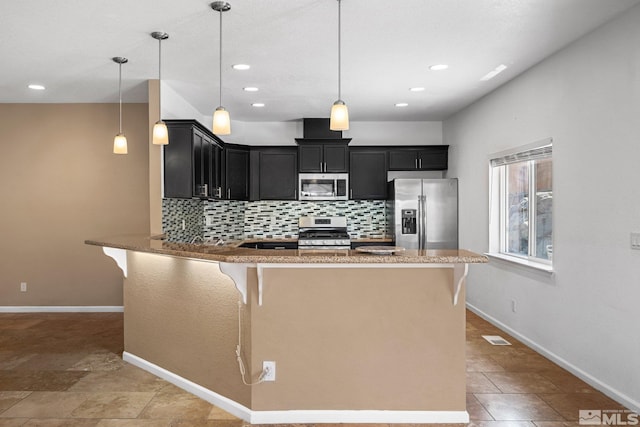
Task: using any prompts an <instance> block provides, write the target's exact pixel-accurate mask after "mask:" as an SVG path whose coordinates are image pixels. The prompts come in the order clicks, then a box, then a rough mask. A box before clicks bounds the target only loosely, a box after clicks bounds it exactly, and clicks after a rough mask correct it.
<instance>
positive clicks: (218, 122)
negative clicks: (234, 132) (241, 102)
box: [213, 106, 231, 135]
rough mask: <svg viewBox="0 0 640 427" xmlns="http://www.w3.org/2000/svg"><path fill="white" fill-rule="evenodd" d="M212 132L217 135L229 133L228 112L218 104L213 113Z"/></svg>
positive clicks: (229, 121)
mask: <svg viewBox="0 0 640 427" xmlns="http://www.w3.org/2000/svg"><path fill="white" fill-rule="evenodd" d="M213 133H215V134H218V135H229V134H230V133H231V119H230V118H229V112H228V111H227V110H225V109H224V107H222V106H220V107H218V108H216V111H215V112H214V113H213Z"/></svg>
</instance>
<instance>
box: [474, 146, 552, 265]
mask: <svg viewBox="0 0 640 427" xmlns="http://www.w3.org/2000/svg"><path fill="white" fill-rule="evenodd" d="M541 159H551V161H552V163H551V167H552V170H553V139H552V138H547V139H543V140H540V141H537V142H534V143H532V144H527V145H524V146H520V147H516V148H513V149H510V150H506V151H502V152H499V153H494V154H491V155H490V156H489V252H487V253H486V255H488V256H490V257H492V258H496V259H500V260H503V261H509V262H512V263H516V264H519V265H522V266H525V267H531V268H534V269H536V270H542V271H545V272H549V273H552V272H553V256H552V258H551V259H544V258H538V257H536V256H535V254H536V249H537V248H536V246H537V242H536V240H537V239H536V227H537V216H538V213H537V209H536V206H537V204H536V203H532V199H533V200H537V193H536V176H535V175H536V168H535V167H534V165H535V161H536V160H541ZM523 162H527V169H528V188H527V190H528V194H529V196H528V197H529V202H528V203H529V205H528V213H527V220H528V227H529V230H528V231H529V238H528V242H527V255H519V254H515V253H511V252H508V237H509V233H508V210H509V206H508V195H507V191H508V188H507V183H508V177H507V166H508V165H509V164H516V163H523ZM552 180H553V174H552ZM551 191H552V193H553V181H552V184H551ZM551 220H552V221H553V216H552V219H551ZM552 224H553V223H552ZM552 227H553V226H552ZM553 235H554V233H553V228H552V232H551V240H552V242H551V245H552V247H553Z"/></svg>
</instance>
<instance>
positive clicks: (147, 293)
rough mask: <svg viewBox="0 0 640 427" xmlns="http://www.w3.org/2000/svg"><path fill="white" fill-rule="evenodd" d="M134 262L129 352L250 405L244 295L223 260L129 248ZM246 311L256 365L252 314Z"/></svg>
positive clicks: (127, 295)
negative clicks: (242, 368) (239, 358)
mask: <svg viewBox="0 0 640 427" xmlns="http://www.w3.org/2000/svg"><path fill="white" fill-rule="evenodd" d="M127 264H128V270H129V276H128V278H127V279H126V280H125V285H124V302H125V311H124V313H125V316H124V349H125V351H127V352H129V353H131V354H133V355H135V356H138V357H141V358H142V359H144V360H146V361H148V362H151V363H154V364H156V365H158V366H160V367H162V368H164V369H167V370H169V371H171V372H173V373H175V374H177V375H180V376H181V377H183V378H186V379H188V380H190V381H193V382H195V383H196V384H199V385H201V386H203V387H206V388H208V389H210V390H213V391H215V392H217V393H220V394H221V395H223V396H225V397H228V398H229V399H232V400H234V401H236V402H238V403H240V404H242V405H245V406H247V407H250V406H251V387H247V386H245V385H243V384H242V381H241V377H240V373H239V368H238V364H237V362H236V357H235V351H236V345H237V343H238V317H237V316H238V306H237V301H238V300H239V299H240V296H239V295H240V294H239V293H238V291H237V290H236V288H235V285H234V283H233V281H232V280H231V279H230V278H229V277H227V276H226V275H224V274H222V273H221V272H220V268H219V267H218V263H214V262H204V261H193V260H189V259H183V258H174V257H169V256H160V255H154V254H147V253H140V252H131V251H127ZM253 277H255V274H254V276H253ZM245 309H246V308H245ZM243 317H244V320H243V348H242V353H243V358H244V360H245V362H246V363H247V371H248V370H249V366H248V365H249V360H251V335H250V333H251V332H250V330H251V328H250V323H249V322H250V313H245V315H244V316H243ZM254 380H255V378H254ZM247 381H249V377H248V376H247Z"/></svg>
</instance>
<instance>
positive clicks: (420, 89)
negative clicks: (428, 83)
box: [409, 87, 424, 92]
mask: <svg viewBox="0 0 640 427" xmlns="http://www.w3.org/2000/svg"><path fill="white" fill-rule="evenodd" d="M409 90H410V91H411V92H423V91H424V88H423V87H412V88H410V89H409Z"/></svg>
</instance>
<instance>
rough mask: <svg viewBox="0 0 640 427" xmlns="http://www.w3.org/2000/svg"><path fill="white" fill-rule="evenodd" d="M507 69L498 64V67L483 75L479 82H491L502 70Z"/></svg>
mask: <svg viewBox="0 0 640 427" xmlns="http://www.w3.org/2000/svg"><path fill="white" fill-rule="evenodd" d="M506 69H507V66H506V65H504V64H500V65H498V66H497V67H496V68H495V69H494V70H492V71H489V72H488V73H487V74H485V75H484V76H483V77H482V78H481V79H480V81H481V82H486V81H487V80H491V79H492V78H494V77H495V76H497V75H498V74H500V73H501V72H503V71H504V70H506Z"/></svg>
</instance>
